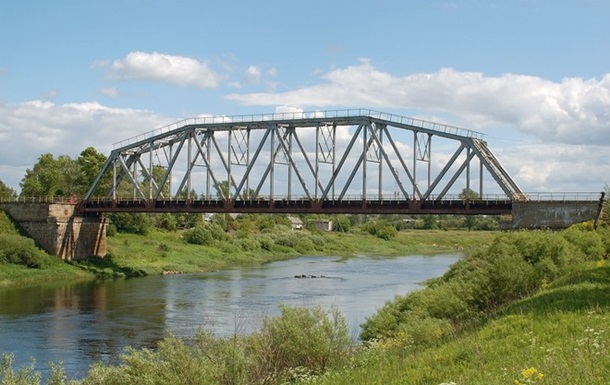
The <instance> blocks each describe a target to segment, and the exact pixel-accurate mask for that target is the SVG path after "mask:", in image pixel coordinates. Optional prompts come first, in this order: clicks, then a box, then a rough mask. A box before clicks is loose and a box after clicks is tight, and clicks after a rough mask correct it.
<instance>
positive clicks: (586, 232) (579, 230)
mask: <svg viewBox="0 0 610 385" xmlns="http://www.w3.org/2000/svg"><path fill="white" fill-rule="evenodd" d="M562 235H563V237H564V238H565V239H566V240H568V241H569V242H570V243H571V244H572V245H574V246H575V247H576V248H577V250H578V251H580V253H581V258H582V259H583V260H586V261H591V260H593V261H594V260H597V259H600V258H602V256H604V255H605V251H606V248H605V245H604V243H603V242H602V239H601V237H600V235H599V233H597V232H595V231H593V230H592V229H587V228H586V227H584V226H578V225H576V226H572V227H570V228H569V229H567V230H565V231H563V232H562Z"/></svg>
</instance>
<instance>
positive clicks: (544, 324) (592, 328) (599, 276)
mask: <svg viewBox="0 0 610 385" xmlns="http://www.w3.org/2000/svg"><path fill="white" fill-rule="evenodd" d="M600 265H601V264H600ZM609 311H610V267H608V266H598V265H597V264H594V263H590V264H588V265H586V266H584V267H581V268H580V269H578V270H577V271H575V272H573V273H571V274H569V275H568V276H566V277H564V278H563V279H561V280H558V281H557V282H555V283H553V284H552V285H550V286H548V287H547V288H545V289H542V290H540V291H539V292H537V293H536V294H534V295H532V296H530V297H527V298H525V299H523V300H521V301H518V302H516V303H514V304H513V305H511V306H510V307H508V308H507V309H505V310H504V311H503V312H501V313H500V314H499V315H498V316H497V317H494V318H492V319H490V320H489V321H487V322H485V323H484V324H483V325H482V326H480V327H479V328H476V329H475V330H471V331H469V332H465V333H463V334H461V335H459V336H455V337H454V338H451V339H449V340H448V341H446V342H445V343H443V344H440V345H438V346H433V347H427V348H423V349H410V347H409V346H408V344H406V345H403V346H400V345H399V346H397V344H393V345H391V346H389V345H390V344H384V343H379V344H377V345H373V346H374V347H372V348H370V349H368V350H365V351H363V352H361V353H360V354H359V355H358V356H357V357H356V359H355V363H356V364H355V365H353V366H351V367H349V368H347V369H345V370H341V371H334V372H331V373H328V374H327V375H325V376H323V377H321V378H319V379H317V380H316V381H314V382H313V383H316V384H333V385H340V384H354V383H358V384H441V383H447V384H448V383H455V384H458V385H461V384H473V385H475V384H489V385H494V384H498V385H500V384H516V382H515V381H518V382H519V383H531V384H547V385H564V384H600V385H601V384H608V383H610V361H609V360H608V354H609V353H610V327H609V325H610V312H609ZM530 368H534V370H532V369H530ZM527 369H529V370H527ZM539 373H542V375H543V377H542V378H537V376H538V375H539ZM528 376H529V378H525V377H528ZM526 380H529V381H530V382H527V381H526Z"/></svg>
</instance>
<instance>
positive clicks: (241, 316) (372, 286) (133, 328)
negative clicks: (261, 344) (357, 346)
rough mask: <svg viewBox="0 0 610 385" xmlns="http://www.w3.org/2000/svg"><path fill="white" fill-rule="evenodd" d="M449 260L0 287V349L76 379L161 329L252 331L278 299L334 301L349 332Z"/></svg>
mask: <svg viewBox="0 0 610 385" xmlns="http://www.w3.org/2000/svg"><path fill="white" fill-rule="evenodd" d="M458 258H459V255H458V254H443V255H434V256H417V255H416V256H405V257H392V258H376V257H355V258H348V259H341V258H334V257H313V256H312V257H301V258H297V259H291V260H287V261H279V262H273V263H269V264H265V265H262V266H250V267H240V268H236V269H231V270H224V271H219V272H213V273H205V274H189V275H172V276H154V277H145V278H137V279H127V280H117V281H105V282H80V283H68V284H42V285H39V286H35V287H25V288H3V289H0V353H3V352H4V353H7V352H9V353H13V354H14V355H15V364H16V365H15V366H16V367H20V366H24V365H28V364H29V361H30V358H31V357H34V358H35V359H36V361H37V364H36V368H37V369H38V370H42V371H43V372H45V371H46V370H47V369H48V364H47V363H48V362H49V361H54V362H58V361H62V362H63V365H64V367H65V369H66V371H67V372H68V374H69V377H71V378H79V377H83V376H85V375H86V373H87V371H88V368H89V366H90V365H91V364H92V363H93V362H96V361H103V362H106V363H111V364H116V363H118V355H119V354H120V353H121V352H123V350H124V348H125V347H126V346H134V347H138V348H141V347H154V346H155V344H156V342H157V341H159V340H160V339H162V338H163V337H165V336H167V333H168V332H171V333H172V334H173V335H175V336H178V337H190V336H192V335H194V334H195V333H196V332H197V330H198V329H199V328H200V327H203V328H205V329H207V330H209V331H211V332H213V333H215V334H216V335H229V334H231V333H233V332H240V333H242V332H244V333H247V332H251V331H253V330H256V329H257V328H258V326H259V325H260V324H261V320H262V319H263V317H265V316H270V315H276V314H278V312H279V310H278V304H286V305H291V306H315V305H321V306H322V307H323V308H325V309H329V308H331V307H332V306H336V307H338V308H339V310H341V312H342V313H343V314H344V316H345V317H346V319H347V321H348V323H349V326H350V330H351V333H352V336H353V337H354V338H357V337H358V334H359V332H360V326H359V325H360V324H362V322H364V321H365V319H366V317H368V316H371V315H373V314H374V313H375V310H376V309H378V308H379V307H381V306H382V305H383V304H384V303H385V302H386V301H388V300H390V299H392V298H394V296H395V295H397V294H404V293H407V292H409V291H412V290H416V289H418V288H420V287H421V286H420V283H421V282H422V281H424V280H426V279H429V278H432V277H436V276H440V275H442V274H443V273H444V272H445V271H447V269H448V267H449V266H450V265H451V264H452V263H454V262H455V261H456V260H457V259H458ZM302 275H305V276H306V278H296V277H295V276H302ZM312 276H315V278H314V277H312Z"/></svg>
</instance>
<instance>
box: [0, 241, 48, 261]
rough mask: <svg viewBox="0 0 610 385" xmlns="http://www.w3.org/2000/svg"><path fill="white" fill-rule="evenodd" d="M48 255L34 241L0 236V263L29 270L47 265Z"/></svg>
mask: <svg viewBox="0 0 610 385" xmlns="http://www.w3.org/2000/svg"><path fill="white" fill-rule="evenodd" d="M48 258H49V257H48V255H47V254H45V253H44V252H43V251H41V250H40V249H38V248H37V247H36V245H35V243H34V241H33V240H32V239H30V238H26V237H22V236H20V235H9V234H0V263H13V264H18V265H24V266H27V267H31V268H41V267H43V266H45V265H46V264H47V259H48Z"/></svg>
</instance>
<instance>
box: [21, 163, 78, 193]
mask: <svg viewBox="0 0 610 385" xmlns="http://www.w3.org/2000/svg"><path fill="white" fill-rule="evenodd" d="M62 162H65V159H63V160H62V161H59V160H57V159H55V158H54V157H53V154H50V153H46V154H42V155H41V156H40V157H39V158H38V163H36V164H35V165H34V167H32V168H31V169H27V170H26V171H25V176H24V177H23V179H22V180H21V183H19V185H20V186H21V194H22V195H23V196H30V197H34V196H38V197H40V196H45V197H52V196H55V195H64V194H65V193H66V191H65V190H66V187H67V186H66V183H65V177H64V175H62V167H61V163H62Z"/></svg>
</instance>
